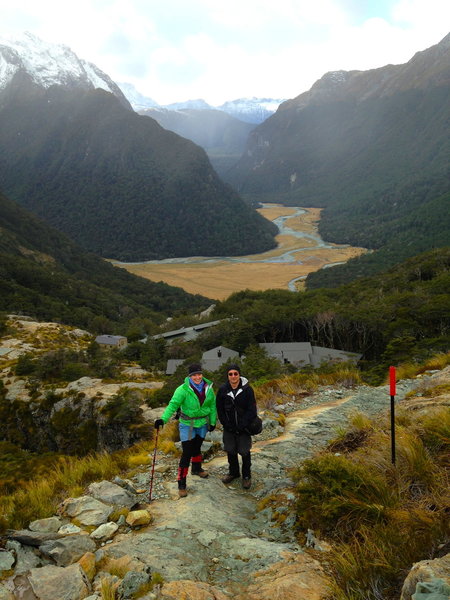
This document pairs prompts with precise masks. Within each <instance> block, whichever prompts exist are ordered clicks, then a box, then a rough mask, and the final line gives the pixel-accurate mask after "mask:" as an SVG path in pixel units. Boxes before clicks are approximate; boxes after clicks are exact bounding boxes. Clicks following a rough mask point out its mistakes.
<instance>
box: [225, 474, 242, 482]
mask: <svg viewBox="0 0 450 600" xmlns="http://www.w3.org/2000/svg"><path fill="white" fill-rule="evenodd" d="M238 478H239V475H225V477H222V483H225V484H227V483H231V482H232V481H234V480H235V479H238Z"/></svg>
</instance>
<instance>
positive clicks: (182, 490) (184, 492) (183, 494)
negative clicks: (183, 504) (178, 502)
mask: <svg viewBox="0 0 450 600" xmlns="http://www.w3.org/2000/svg"><path fill="white" fill-rule="evenodd" d="M187 495H188V494H187V489H186V488H179V489H178V496H179V497H180V498H186V496H187Z"/></svg>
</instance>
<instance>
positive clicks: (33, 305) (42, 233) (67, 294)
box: [0, 194, 209, 332]
mask: <svg viewBox="0 0 450 600" xmlns="http://www.w3.org/2000/svg"><path fill="white" fill-rule="evenodd" d="M0 274H1V277H0V311H7V312H12V313H14V312H18V313H22V314H28V315H31V316H33V317H36V318H39V319H45V320H57V321H60V322H63V323H66V324H70V325H76V326H79V327H85V328H88V329H89V330H91V331H98V330H99V328H100V329H102V330H103V331H105V330H106V331H108V332H111V331H112V330H114V331H122V332H123V331H124V327H125V326H126V323H127V322H129V321H130V320H132V319H133V318H139V319H144V318H147V319H151V320H153V321H155V322H158V321H160V320H161V319H163V318H165V317H167V316H169V315H172V314H173V312H174V311H177V310H197V309H202V308H205V307H206V306H207V305H208V304H209V301H208V300H207V299H206V298H202V297H201V296H193V295H191V294H187V293H186V292H184V291H183V290H181V289H179V288H174V287H171V286H168V285H166V284H164V283H152V282H149V281H147V280H145V279H142V278H140V277H136V276H134V275H131V274H130V273H128V272H127V271H125V270H124V269H118V268H116V267H113V266H112V265H111V264H109V263H108V262H106V261H104V260H102V259H101V258H99V257H97V256H95V255H93V254H88V253H87V252H85V251H83V250H82V249H81V248H79V247H78V246H76V245H75V244H74V243H73V242H71V241H70V240H69V239H68V238H67V237H66V236H65V235H63V234H61V233H59V232H58V231H56V230H54V229H52V228H50V227H49V226H48V225H46V224H45V223H44V222H42V221H40V220H39V219H37V218H36V217H34V216H33V215H31V214H29V213H27V212H26V211H25V210H24V209H23V208H21V207H20V206H18V205H17V204H15V203H14V202H11V201H10V200H8V199H7V198H6V197H5V196H4V195H2V194H0Z"/></svg>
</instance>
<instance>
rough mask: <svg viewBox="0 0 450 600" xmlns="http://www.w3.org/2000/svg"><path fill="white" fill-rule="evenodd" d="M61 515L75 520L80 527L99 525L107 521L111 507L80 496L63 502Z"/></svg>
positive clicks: (90, 497) (89, 497)
mask: <svg viewBox="0 0 450 600" xmlns="http://www.w3.org/2000/svg"><path fill="white" fill-rule="evenodd" d="M61 510H62V512H63V514H66V515H68V516H69V517H72V518H75V519H76V520H77V521H78V522H79V523H80V524H81V525H84V526H89V525H95V526H97V525H101V524H102V523H106V522H107V521H108V517H109V515H110V514H111V513H112V512H113V510H114V509H113V507H112V506H110V505H108V504H105V503H104V502H100V501H99V500H97V499H96V498H92V496H80V497H79V498H68V499H67V500H65V501H64V502H63V505H62V508H61Z"/></svg>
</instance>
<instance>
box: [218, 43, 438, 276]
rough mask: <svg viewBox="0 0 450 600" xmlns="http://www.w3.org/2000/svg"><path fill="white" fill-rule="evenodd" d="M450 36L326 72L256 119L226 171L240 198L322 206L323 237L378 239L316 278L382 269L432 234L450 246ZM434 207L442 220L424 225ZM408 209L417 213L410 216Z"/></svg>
mask: <svg viewBox="0 0 450 600" xmlns="http://www.w3.org/2000/svg"><path fill="white" fill-rule="evenodd" d="M449 42H450V36H446V37H445V38H444V39H443V40H442V41H441V42H440V43H439V44H437V45H436V46H433V47H431V48H429V49H427V50H424V51H421V52H418V53H416V54H415V55H414V57H413V58H412V59H411V60H410V61H408V62H407V63H406V64H404V65H388V66H386V67H381V68H379V69H373V70H370V71H351V72H333V73H328V74H326V75H324V76H323V77H322V78H321V79H320V80H319V81H318V82H316V83H315V84H314V85H313V86H312V88H311V90H309V91H308V92H304V93H303V94H300V95H299V96H297V97H296V98H294V99H292V100H289V101H287V102H285V103H283V104H281V105H280V107H279V109H278V111H277V112H276V113H275V114H274V115H273V116H272V117H270V118H269V119H267V120H266V121H264V123H262V124H260V125H258V126H257V127H256V128H255V129H254V130H253V131H252V132H251V133H250V135H249V139H248V142H247V146H246V149H245V152H244V153H243V155H242V157H241V159H240V160H239V161H238V163H237V164H236V165H235V167H233V168H231V169H230V170H229V171H228V172H227V173H226V174H225V175H224V177H225V178H226V180H227V181H229V182H230V183H231V184H232V185H234V187H235V188H236V189H237V190H238V191H239V193H241V194H243V195H244V196H247V197H248V199H252V198H258V199H260V200H261V199H262V198H265V199H266V201H270V200H271V199H273V198H274V197H276V198H277V201H279V202H281V203H284V204H287V205H293V206H315V207H321V208H324V211H323V212H322V217H321V221H320V225H319V232H320V234H321V235H322V237H323V238H324V239H326V240H327V241H330V242H335V243H349V244H352V245H355V246H358V245H360V246H364V247H366V248H370V249H372V250H375V251H378V250H380V249H381V248H382V247H384V246H386V252H384V254H382V253H377V252H375V254H372V255H367V256H365V257H362V258H360V259H358V260H357V261H350V262H349V263H348V264H347V265H346V266H345V267H342V268H341V267H338V266H336V267H333V268H332V269H327V270H326V272H325V271H324V272H322V273H321V274H320V285H330V284H331V285H336V283H337V281H338V275H339V282H340V283H343V282H344V281H349V280H350V279H349V277H350V278H351V277H355V276H360V275H361V274H370V273H373V272H374V271H373V267H374V266H375V260H377V261H378V265H377V268H378V269H379V270H380V269H382V268H386V267H388V266H389V265H392V264H394V263H395V261H396V260H402V259H405V258H407V257H408V256H413V255H414V253H418V252H421V251H424V250H427V249H429V248H433V247H434V245H435V243H436V242H435V240H437V239H439V242H438V243H439V244H444V245H447V244H449V243H450V239H449V237H448V235H449V234H448V230H449V228H448V225H449V222H448V209H447V208H446V198H447V196H446V194H447V193H448V192H449V191H450V190H449V183H448V182H449V177H450V173H449V161H448V157H449V155H450V142H449V139H450V136H449V118H450V115H449V106H450V43H449ZM427 204H428V205H429V210H428V211H427V209H426V205H427ZM436 210H438V214H439V215H440V217H441V218H442V219H443V221H442V226H441V227H439V225H438V223H437V222H436V219H434V222H433V223H432V222H431V221H433V218H432V215H433V214H436V212H435V211H436ZM415 211H420V213H421V214H425V219H424V220H422V221H420V219H414V213H415ZM418 214H419V212H417V215H418ZM417 231H419V237H420V240H421V243H420V245H416V239H417ZM397 239H398V240H399V242H400V240H401V242H402V243H401V247H400V252H399V247H398V246H399V244H397V246H395V248H394V246H393V244H395V243H396V240H397ZM351 265H353V266H351ZM350 267H351V268H350ZM344 270H345V276H344V278H342V277H341V275H342V276H343V274H344ZM318 277H319V275H318V274H312V275H311V276H309V277H308V279H307V286H309V285H310V284H312V282H313V281H314V280H316V281H317V284H319V280H318V279H317V278H318Z"/></svg>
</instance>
